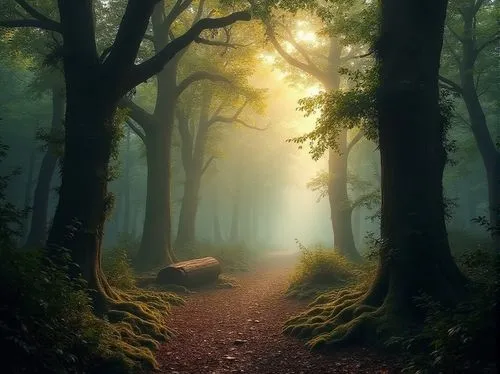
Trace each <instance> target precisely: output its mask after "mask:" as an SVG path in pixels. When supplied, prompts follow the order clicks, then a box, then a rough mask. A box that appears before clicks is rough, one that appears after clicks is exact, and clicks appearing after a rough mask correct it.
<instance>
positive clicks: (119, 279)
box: [102, 247, 135, 290]
mask: <svg viewBox="0 0 500 374" xmlns="http://www.w3.org/2000/svg"><path fill="white" fill-rule="evenodd" d="M102 266H103V270H104V273H105V274H106V278H107V280H108V283H109V284H110V286H113V287H116V288H118V289H121V290H127V289H132V288H133V287H134V286H135V278H134V271H133V270H132V265H131V260H130V258H129V255H128V251H127V249H126V248H124V247H117V248H115V249H112V250H110V251H106V252H105V253H104V255H103V259H102Z"/></svg>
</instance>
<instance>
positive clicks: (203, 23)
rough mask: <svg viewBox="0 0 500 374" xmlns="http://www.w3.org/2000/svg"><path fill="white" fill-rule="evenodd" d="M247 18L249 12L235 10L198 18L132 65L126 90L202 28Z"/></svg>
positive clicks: (158, 67) (154, 71) (153, 71)
mask: <svg viewBox="0 0 500 374" xmlns="http://www.w3.org/2000/svg"><path fill="white" fill-rule="evenodd" d="M249 20H250V13H249V12H236V13H233V14H230V15H229V16H226V17H221V18H204V19H201V20H199V21H198V22H196V23H195V24H194V26H193V27H191V28H190V29H189V30H188V31H186V32H185V33H184V34H183V35H181V36H179V37H178V38H176V39H174V40H172V41H171V42H170V43H168V44H167V45H166V46H165V47H164V48H163V49H162V50H161V51H160V52H158V53H157V54H156V55H154V56H153V57H151V58H150V59H148V60H146V61H144V62H143V63H141V64H139V65H136V66H134V68H133V69H132V71H131V74H130V77H129V82H127V83H128V85H127V86H128V87H127V88H128V90H130V89H131V88H133V87H135V86H137V85H138V84H139V83H141V82H144V81H146V80H147V79H148V78H150V77H152V76H153V75H155V74H157V73H159V72H160V71H161V70H162V69H163V67H164V66H165V64H166V63H167V62H168V61H170V60H171V59H172V58H173V57H174V56H175V55H176V54H177V53H178V52H179V51H181V50H182V49H184V48H185V47H187V46H188V45H189V44H191V42H193V41H194V39H195V38H196V37H198V36H199V35H200V33H201V32H202V31H203V30H206V29H215V28H220V27H224V26H228V25H231V24H233V23H235V22H237V21H249Z"/></svg>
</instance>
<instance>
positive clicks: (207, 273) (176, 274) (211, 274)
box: [156, 257, 221, 286]
mask: <svg viewBox="0 0 500 374" xmlns="http://www.w3.org/2000/svg"><path fill="white" fill-rule="evenodd" d="M220 273H221V265H220V263H219V261H217V260H216V259H215V258H213V257H204V258H196V259H194V260H189V261H182V262H178V263H175V264H172V265H169V266H167V267H165V268H163V269H162V270H160V272H159V273H158V276H157V277H156V283H158V284H177V285H181V286H199V285H203V284H207V283H212V282H215V281H216V280H217V278H218V277H219V274H220Z"/></svg>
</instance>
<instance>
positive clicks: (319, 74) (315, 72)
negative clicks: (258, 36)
mask: <svg viewBox="0 0 500 374" xmlns="http://www.w3.org/2000/svg"><path fill="white" fill-rule="evenodd" d="M263 22H264V25H265V26H266V34H267V36H268V37H269V41H270V42H271V44H272V45H273V46H274V48H275V49H276V51H277V52H278V53H279V55H280V56H281V57H282V58H283V59H284V60H285V61H286V62H288V63H289V64H290V65H292V66H294V67H296V68H297V69H300V70H302V71H303V72H305V73H308V74H310V75H312V76H313V77H315V78H316V79H318V80H319V81H322V82H324V81H326V80H328V77H327V76H326V74H325V73H324V72H323V71H321V70H319V69H318V68H317V67H316V66H312V65H309V64H306V63H303V62H301V61H299V60H297V59H296V58H294V57H292V56H291V55H290V54H289V53H287V52H286V51H285V50H284V49H283V47H282V46H281V44H280V43H279V42H278V39H277V38H276V34H275V32H274V29H273V27H272V26H271V23H270V22H269V21H268V20H264V21H263Z"/></svg>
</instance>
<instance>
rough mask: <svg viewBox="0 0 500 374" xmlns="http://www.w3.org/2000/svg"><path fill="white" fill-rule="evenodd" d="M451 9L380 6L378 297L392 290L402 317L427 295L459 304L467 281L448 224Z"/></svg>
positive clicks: (413, 1)
mask: <svg viewBox="0 0 500 374" xmlns="http://www.w3.org/2000/svg"><path fill="white" fill-rule="evenodd" d="M446 5H447V1H445V0H432V1H430V0H428V1H422V0H406V1H400V0H388V1H386V2H385V3H384V4H383V6H382V12H383V20H382V33H381V39H380V42H379V54H380V55H379V56H380V75H381V76H380V88H379V92H378V97H377V100H378V110H379V142H380V143H379V144H380V154H381V165H382V222H381V234H382V240H383V243H384V244H383V246H382V249H381V266H380V269H379V276H378V278H377V280H376V283H375V285H374V288H373V290H380V289H381V288H382V287H381V286H382V285H384V286H386V287H387V288H386V290H385V293H386V295H385V298H386V300H387V301H388V302H389V304H390V305H391V306H392V307H393V308H394V310H396V311H399V313H400V312H402V311H404V310H410V309H414V306H415V302H414V300H413V297H414V296H417V295H418V294H420V293H422V292H425V293H427V294H429V295H431V296H433V297H435V298H436V299H437V300H439V301H446V302H454V301H456V300H457V297H458V296H459V295H460V291H461V286H462V285H463V282H464V278H463V276H462V274H461V273H460V272H459V270H458V268H457V267H456V264H455V263H454V261H453V259H452V257H451V254H450V248H449V244H448V238H447V233H446V227H445V220H444V204H443V188H442V177H443V170H444V166H445V162H446V154H445V150H444V145H443V141H444V129H443V125H444V124H443V120H442V118H441V117H440V108H439V90H438V70H439V57H440V52H441V46H442V35H443V26H444V18H445V15H446ZM409 40H411V41H413V42H412V43H408V41H409ZM375 293H377V292H375ZM383 294H384V293H380V292H379V296H380V295H383Z"/></svg>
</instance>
